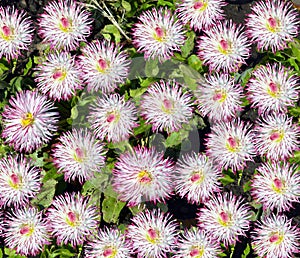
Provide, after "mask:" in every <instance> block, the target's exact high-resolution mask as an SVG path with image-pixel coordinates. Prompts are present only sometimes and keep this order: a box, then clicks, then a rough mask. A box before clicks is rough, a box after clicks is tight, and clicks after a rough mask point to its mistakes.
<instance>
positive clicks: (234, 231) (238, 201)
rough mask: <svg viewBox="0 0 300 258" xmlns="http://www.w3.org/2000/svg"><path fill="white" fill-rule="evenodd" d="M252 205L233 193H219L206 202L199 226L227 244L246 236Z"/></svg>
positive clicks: (200, 215)
mask: <svg viewBox="0 0 300 258" xmlns="http://www.w3.org/2000/svg"><path fill="white" fill-rule="evenodd" d="M250 217H251V213H250V207H249V206H248V205H246V204H244V200H243V199H242V198H241V197H236V196H234V195H233V194H232V193H225V194H220V193H219V194H217V195H216V196H214V197H212V198H211V199H210V200H209V201H208V202H206V203H205V207H204V208H201V209H200V212H199V214H198V217H197V219H198V221H199V224H198V226H199V227H200V229H203V230H205V231H206V232H207V234H208V235H210V236H211V237H213V238H214V239H217V241H222V242H223V243H224V244H225V246H228V245H231V244H235V243H236V241H237V240H238V238H239V237H240V236H245V235H246V231H248V229H249V225H250V221H249V219H250Z"/></svg>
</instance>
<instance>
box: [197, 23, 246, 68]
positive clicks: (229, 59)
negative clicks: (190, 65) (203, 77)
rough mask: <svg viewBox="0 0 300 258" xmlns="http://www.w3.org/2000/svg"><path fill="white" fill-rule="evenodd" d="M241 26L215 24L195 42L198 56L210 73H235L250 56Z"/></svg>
mask: <svg viewBox="0 0 300 258" xmlns="http://www.w3.org/2000/svg"><path fill="white" fill-rule="evenodd" d="M242 29H243V27H242V26H241V25H236V24H235V23H233V22H232V20H229V21H227V20H226V21H223V22H220V21H218V22H216V24H215V25H214V26H212V27H211V28H210V29H207V30H205V34H206V35H203V36H200V39H199V40H198V42H197V44H198V45H197V48H198V56H199V58H200V59H201V60H202V61H203V64H205V65H208V66H209V70H210V71H217V72H219V71H221V70H223V71H224V72H229V73H231V72H235V71H237V70H238V69H239V68H240V66H241V65H242V64H245V63H246V59H247V58H248V57H249V56H250V43H249V40H248V38H247V36H246V34H245V33H244V32H243V31H242Z"/></svg>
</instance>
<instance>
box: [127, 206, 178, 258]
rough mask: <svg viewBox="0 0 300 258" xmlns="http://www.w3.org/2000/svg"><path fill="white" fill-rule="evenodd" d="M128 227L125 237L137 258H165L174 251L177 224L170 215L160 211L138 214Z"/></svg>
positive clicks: (147, 211)
mask: <svg viewBox="0 0 300 258" xmlns="http://www.w3.org/2000/svg"><path fill="white" fill-rule="evenodd" d="M131 221H132V224H130V225H129V226H128V229H127V232H126V236H127V237H128V238H129V240H130V242H131V243H132V248H133V251H134V252H135V253H136V254H137V257H138V258H142V257H155V258H165V257H167V256H166V255H167V253H170V252H172V251H173V250H175V243H176V239H177V235H178V230H177V224H176V222H175V220H173V218H172V216H171V215H170V214H164V213H163V212H161V211H160V210H152V211H149V210H146V211H144V212H141V213H138V214H137V215H136V216H134V217H133V218H132V219H131Z"/></svg>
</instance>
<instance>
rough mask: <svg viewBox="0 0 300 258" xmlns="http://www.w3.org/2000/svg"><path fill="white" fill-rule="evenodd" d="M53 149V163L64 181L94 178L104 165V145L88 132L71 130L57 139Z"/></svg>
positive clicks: (81, 181) (80, 180)
mask: <svg viewBox="0 0 300 258" xmlns="http://www.w3.org/2000/svg"><path fill="white" fill-rule="evenodd" d="M58 140H59V142H58V144H56V145H55V147H54V149H53V154H52V156H53V162H54V164H55V165H56V166H57V167H58V172H62V173H64V176H65V181H69V182H70V181H74V180H75V178H78V179H79V182H80V183H81V184H82V183H83V182H84V181H86V180H88V179H90V178H92V177H94V173H97V172H100V171H101V168H102V167H103V166H104V164H105V154H106V151H105V150H104V145H103V144H102V143H100V142H99V141H98V140H97V139H96V137H95V136H94V135H93V134H92V133H91V132H89V131H87V130H83V129H79V130H77V129H73V130H72V132H66V133H64V134H63V135H62V136H60V138H59V139H58Z"/></svg>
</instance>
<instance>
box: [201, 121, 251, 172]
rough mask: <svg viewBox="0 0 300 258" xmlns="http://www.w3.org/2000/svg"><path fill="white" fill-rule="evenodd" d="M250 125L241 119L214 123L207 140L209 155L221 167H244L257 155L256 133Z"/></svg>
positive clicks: (234, 169)
mask: <svg viewBox="0 0 300 258" xmlns="http://www.w3.org/2000/svg"><path fill="white" fill-rule="evenodd" d="M250 127H251V125H250V124H249V123H243V122H242V121H241V120H239V119H238V120H233V121H231V122H228V123H225V122H219V123H217V124H214V125H213V126H212V128H211V131H212V132H211V133H210V134H209V135H208V138H207V142H206V146H207V152H206V153H207V155H208V156H209V157H210V158H211V159H212V160H213V161H214V162H215V163H216V164H219V166H220V167H221V168H224V169H228V168H232V169H233V171H236V170H240V169H243V168H244V167H245V165H246V162H247V161H253V157H254V156H255V146H254V142H253V138H254V134H253V132H252V131H251V130H250Z"/></svg>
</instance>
